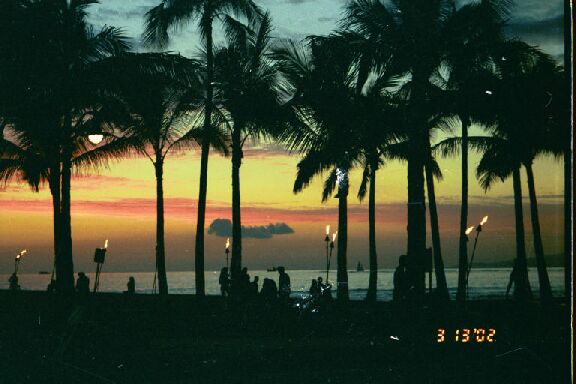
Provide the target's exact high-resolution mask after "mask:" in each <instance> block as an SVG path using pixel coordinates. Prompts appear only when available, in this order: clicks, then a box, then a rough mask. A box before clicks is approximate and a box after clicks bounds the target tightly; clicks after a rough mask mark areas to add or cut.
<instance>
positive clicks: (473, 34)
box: [443, 0, 512, 301]
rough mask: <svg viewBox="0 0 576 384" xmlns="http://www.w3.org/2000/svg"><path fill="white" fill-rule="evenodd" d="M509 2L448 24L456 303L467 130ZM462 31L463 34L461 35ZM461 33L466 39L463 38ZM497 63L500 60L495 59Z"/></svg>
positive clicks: (466, 12) (462, 284) (475, 116)
mask: <svg viewBox="0 0 576 384" xmlns="http://www.w3.org/2000/svg"><path fill="white" fill-rule="evenodd" d="M511 4H512V2H511V1H499V2H496V1H491V0H483V1H481V2H479V3H472V4H467V5H464V6H462V7H461V8H460V9H459V11H458V12H456V13H455V14H454V17H452V18H451V20H450V21H449V23H448V24H447V32H448V33H447V34H446V35H447V37H449V38H450V39H449V40H448V41H447V43H446V46H447V48H446V53H445V56H444V60H443V64H444V66H445V67H446V68H447V69H448V70H449V78H448V80H447V84H446V86H447V88H448V90H449V92H450V93H452V95H451V96H452V98H453V107H452V108H454V113H455V114H456V115H457V116H458V118H459V119H460V122H461V127H462V129H461V131H462V135H461V137H462V153H461V160H462V167H461V172H462V205H461V210H460V239H459V251H458V290H457V294H456V299H457V300H458V301H463V300H465V299H466V275H467V270H468V251H467V250H468V240H467V236H466V233H465V232H466V228H468V130H469V128H470V125H471V124H472V122H481V123H484V122H485V121H483V119H482V118H483V117H484V115H483V112H484V111H482V110H481V107H482V106H483V104H482V103H481V102H479V100H478V98H479V97H482V93H480V92H478V87H479V86H480V87H481V86H484V87H485V86H486V83H485V82H483V80H485V79H486V77H489V68H490V65H491V63H492V62H493V55H494V49H495V47H496V46H498V44H500V43H501V42H502V41H503V40H504V37H503V33H502V26H503V24H504V22H505V20H506V19H507V18H508V16H509V12H510V7H511ZM464 31H465V32H464ZM463 32H464V33H465V35H466V37H467V38H465V39H463V38H462V35H463ZM498 59H499V58H498Z"/></svg>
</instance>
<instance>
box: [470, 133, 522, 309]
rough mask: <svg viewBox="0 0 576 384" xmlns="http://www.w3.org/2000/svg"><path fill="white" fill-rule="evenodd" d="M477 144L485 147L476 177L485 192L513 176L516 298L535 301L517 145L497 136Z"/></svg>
mask: <svg viewBox="0 0 576 384" xmlns="http://www.w3.org/2000/svg"><path fill="white" fill-rule="evenodd" d="M474 140H475V141H476V142H478V144H480V143H482V144H481V145H482V146H484V155H483V156H482V159H481V160H480V163H479V164H478V168H477V170H476V175H477V177H478V179H479V181H480V185H481V186H482V188H484V190H487V189H489V188H490V187H491V186H492V184H493V183H494V182H495V181H496V180H498V179H500V180H502V181H503V180H504V179H505V178H507V177H509V176H512V185H513V189H514V213H515V215H514V217H515V222H516V260H517V263H515V267H516V268H517V270H516V271H515V272H516V281H515V285H514V297H516V298H517V299H518V300H521V301H525V300H528V299H531V298H532V292H531V290H530V283H529V281H528V263H527V260H526V245H525V238H524V237H525V236H524V215H523V211H522V185H521V180H520V167H521V162H520V161H519V159H518V158H519V157H518V156H517V154H518V144H517V143H516V142H514V141H513V140H510V139H509V138H506V137H502V136H499V135H498V133H497V132H495V134H494V136H493V137H489V138H474Z"/></svg>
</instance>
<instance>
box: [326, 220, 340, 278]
mask: <svg viewBox="0 0 576 384" xmlns="http://www.w3.org/2000/svg"><path fill="white" fill-rule="evenodd" d="M337 233H338V231H336V232H334V233H333V234H332V241H330V256H329V257H328V269H327V271H326V284H328V271H329V270H330V260H332V251H333V250H334V242H335V241H336V234H337Z"/></svg>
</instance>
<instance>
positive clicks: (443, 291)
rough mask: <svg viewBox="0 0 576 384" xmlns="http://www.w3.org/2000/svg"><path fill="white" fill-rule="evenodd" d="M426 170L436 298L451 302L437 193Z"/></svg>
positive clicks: (427, 167)
mask: <svg viewBox="0 0 576 384" xmlns="http://www.w3.org/2000/svg"><path fill="white" fill-rule="evenodd" d="M425 170H426V188H427V189H428V206H429V208H430V227H431V229H432V248H433V255H434V274H435V275H436V296H437V297H438V298H439V299H441V300H450V295H449V294H448V284H447V283H446V275H445V274H444V260H442V249H441V246H440V228H439V225H438V210H437V208H436V192H435V190H434V176H433V175H432V170H431V169H430V167H429V166H426V167H425Z"/></svg>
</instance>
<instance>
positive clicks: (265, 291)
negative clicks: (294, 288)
mask: <svg viewBox="0 0 576 384" xmlns="http://www.w3.org/2000/svg"><path fill="white" fill-rule="evenodd" d="M277 295H278V288H277V287H276V282H275V281H274V280H272V279H268V278H265V279H264V282H263V283H262V290H261V291H260V296H261V297H262V299H263V300H264V302H265V303H272V302H273V301H274V300H276V297H277Z"/></svg>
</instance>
